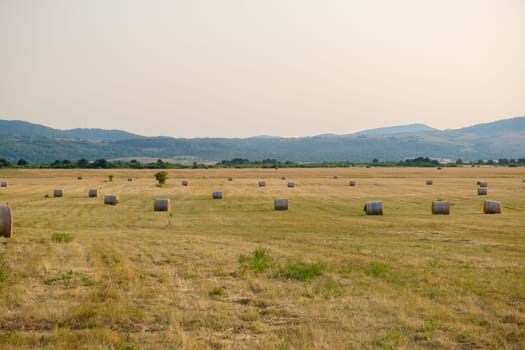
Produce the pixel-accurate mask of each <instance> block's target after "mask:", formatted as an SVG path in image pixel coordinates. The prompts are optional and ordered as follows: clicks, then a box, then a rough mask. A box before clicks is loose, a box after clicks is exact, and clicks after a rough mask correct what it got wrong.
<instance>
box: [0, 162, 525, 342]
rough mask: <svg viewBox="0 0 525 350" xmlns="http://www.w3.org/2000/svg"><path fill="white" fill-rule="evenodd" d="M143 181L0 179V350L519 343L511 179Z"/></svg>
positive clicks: (30, 173) (524, 324)
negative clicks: (9, 217)
mask: <svg viewBox="0 0 525 350" xmlns="http://www.w3.org/2000/svg"><path fill="white" fill-rule="evenodd" d="M155 172H156V171H146V170H137V171H134V170H23V169H8V170H5V169H4V170H0V180H6V181H8V187H6V188H0V203H5V202H9V205H10V206H11V208H12V210H13V215H14V235H13V237H12V238H11V239H6V238H0V243H1V244H0V315H1V316H0V348H1V349H34V348H42V349H120V350H124V349H127V350H130V349H179V348H180V349H376V348H377V349H391V348H404V349H418V348H421V349H495V348H501V349H524V348H525V244H524V243H525V182H522V179H523V178H524V177H525V170H524V169H523V168H504V167H499V168H488V167H487V168H484V167H481V168H444V169H441V170H439V169H397V168H396V169H391V168H388V169H376V168H369V169H366V168H348V169H279V170H274V169H271V170H269V169H267V170H262V169H247V170H241V169H221V170H217V169H213V170H212V169H208V170H204V169H202V170H169V171H168V173H169V175H168V180H167V183H166V185H165V186H163V187H158V186H156V181H155V178H154V176H153V175H154V173H155ZM109 175H113V180H112V181H109V178H108V176H109ZM77 176H82V179H81V180H78V179H77ZM128 176H131V177H132V178H133V181H128ZM228 176H232V177H233V181H228ZM281 176H286V177H287V179H286V180H282V179H281ZM334 176H337V179H335V178H334ZM181 179H188V180H189V186H187V187H184V186H181ZM350 179H353V180H355V181H356V184H357V185H356V186H355V187H350V186H348V182H349V180H350ZM426 179H433V185H426V184H425V181H426ZM258 180H265V181H266V186H265V187H258V186H257V182H258ZM288 180H290V181H294V182H295V185H296V186H295V188H288V187H287V186H286V184H287V181H288ZM478 180H487V181H488V195H487V196H478V195H477V185H476V181H478ZM55 188H62V189H63V190H64V197H62V198H53V190H54V189H55ZM91 188H97V189H99V190H100V192H101V196H100V197H98V198H88V195H87V193H88V190H89V189H91ZM214 190H222V191H223V199H222V200H213V199H212V197H211V194H212V191H214ZM105 194H117V195H119V196H120V199H121V203H120V204H119V205H117V206H111V205H104V204H103V196H104V195H105ZM277 197H284V198H288V200H289V210H288V211H275V210H274V208H273V200H274V198H277ZM155 198H169V199H171V206H172V209H171V212H169V213H166V212H154V211H153V201H154V199H155ZM436 199H443V200H448V201H449V202H450V208H451V212H450V215H431V210H430V208H431V203H432V201H433V200H436ZM484 199H494V200H499V201H501V203H502V214H494V215H488V214H483V210H482V207H483V200H484ZM368 200H382V201H383V203H384V215H383V216H367V215H365V213H364V212H363V205H364V204H365V202H366V201H368Z"/></svg>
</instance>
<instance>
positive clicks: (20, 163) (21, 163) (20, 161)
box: [16, 159, 29, 166]
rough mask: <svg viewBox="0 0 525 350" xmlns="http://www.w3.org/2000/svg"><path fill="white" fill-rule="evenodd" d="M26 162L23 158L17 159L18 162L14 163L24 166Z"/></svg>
mask: <svg viewBox="0 0 525 350" xmlns="http://www.w3.org/2000/svg"><path fill="white" fill-rule="evenodd" d="M27 164H29V163H28V162H27V160H25V159H19V160H18V162H17V163H16V165H18V166H26V165H27Z"/></svg>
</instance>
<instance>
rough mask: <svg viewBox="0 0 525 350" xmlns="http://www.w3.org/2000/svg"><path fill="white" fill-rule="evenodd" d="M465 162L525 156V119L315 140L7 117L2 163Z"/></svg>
mask: <svg viewBox="0 0 525 350" xmlns="http://www.w3.org/2000/svg"><path fill="white" fill-rule="evenodd" d="M420 156H425V157H430V158H440V159H443V158H446V159H458V158H461V159H463V160H478V159H499V158H525V117H517V118H511V119H504V120H499V121H496V122H492V123H486V124H478V125H473V126H470V127H467V128H462V129H455V130H444V131H441V130H438V129H434V128H431V127H428V126H426V125H423V124H411V125H401V126H393V127H386V128H379V129H372V130H364V131H361V132H358V133H355V134H350V135H334V134H323V135H317V136H310V137H297V138H285V137H273V136H260V137H251V138H235V139H233V138H194V139H183V138H172V137H145V136H140V135H135V134H131V133H128V132H126V131H121V130H102V129H73V130H65V131H64V130H57V129H52V128H48V127H45V126H42V125H36V124H31V123H27V122H23V121H9V120H0V158H6V159H8V160H9V161H12V162H16V161H17V160H19V159H25V160H27V161H29V162H31V163H42V162H52V161H54V160H63V159H68V160H78V159H82V158H85V159H89V160H94V159H100V158H104V159H114V158H157V159H159V158H173V157H191V158H193V159H202V160H216V161H220V160H229V159H233V158H247V159H251V160H262V159H268V158H270V159H277V160H281V161H286V160H290V161H297V162H323V161H327V162H328V161H339V160H348V161H356V162H363V161H371V160H372V159H374V158H375V159H379V160H380V161H388V160H392V161H399V160H403V159H406V158H413V157H420Z"/></svg>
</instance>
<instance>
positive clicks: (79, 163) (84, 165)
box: [77, 158, 89, 168]
mask: <svg viewBox="0 0 525 350" xmlns="http://www.w3.org/2000/svg"><path fill="white" fill-rule="evenodd" d="M77 167H79V168H87V167H89V160H87V159H84V158H82V159H79V160H77Z"/></svg>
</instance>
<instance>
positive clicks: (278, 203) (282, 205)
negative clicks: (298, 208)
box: [273, 198, 288, 210]
mask: <svg viewBox="0 0 525 350" xmlns="http://www.w3.org/2000/svg"><path fill="white" fill-rule="evenodd" d="M273 206H274V208H275V210H288V199H286V198H276V199H274V200H273Z"/></svg>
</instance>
